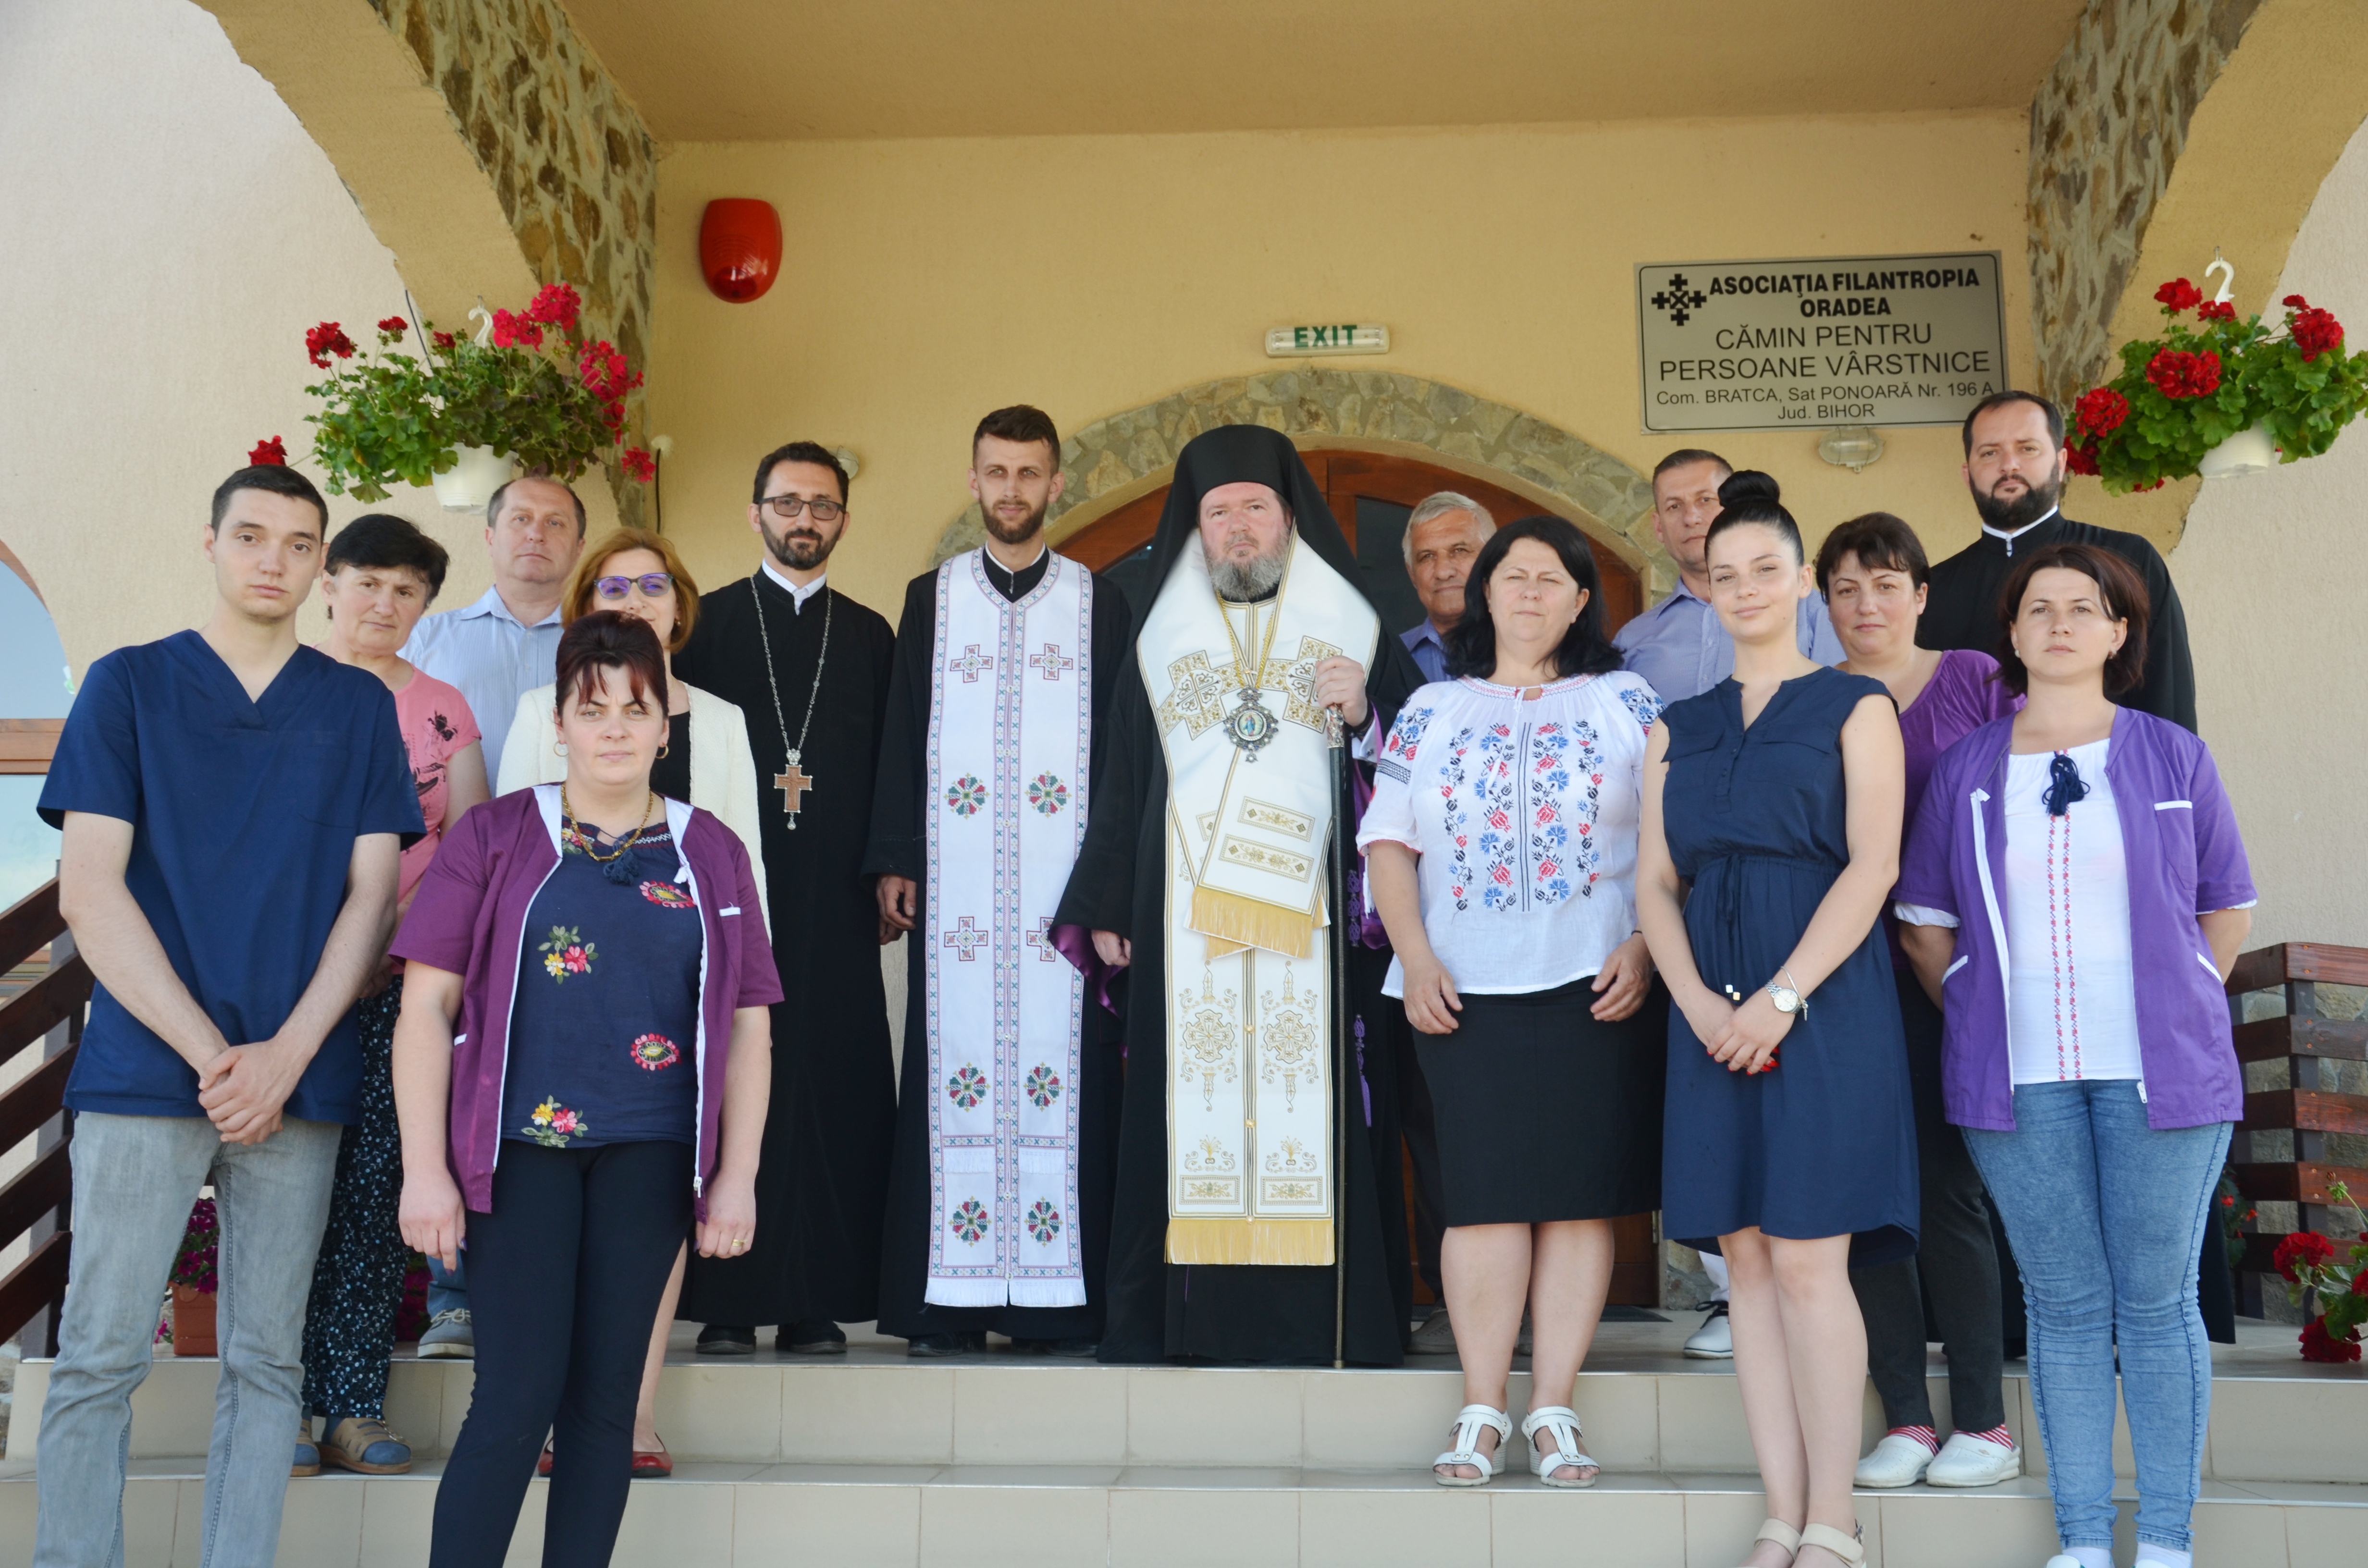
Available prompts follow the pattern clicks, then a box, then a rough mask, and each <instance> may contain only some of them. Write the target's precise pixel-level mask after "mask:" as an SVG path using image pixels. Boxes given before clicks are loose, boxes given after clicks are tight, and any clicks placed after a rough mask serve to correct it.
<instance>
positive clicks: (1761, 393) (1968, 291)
mask: <svg viewBox="0 0 2368 1568" xmlns="http://www.w3.org/2000/svg"><path fill="white" fill-rule="evenodd" d="M1636 322H1637V332H1636V341H1637V348H1638V358H1639V366H1638V369H1639V371H1640V373H1641V379H1642V381H1643V383H1644V395H1645V429H1646V430H1648V431H1686V430H1779V429H1782V428H1784V427H1786V426H1801V427H1803V428H1804V429H1818V428H1825V427H1828V426H1837V425H1954V424H1957V423H1958V422H1959V421H1961V420H1963V419H1964V416H1965V415H1966V413H1967V412H1968V411H1969V410H1970V409H1971V408H1972V407H1973V405H1974V404H1975V403H1978V402H1980V401H1981V400H1982V399H1983V398H1985V397H1987V396H1988V395H1989V394H1990V393H1991V392H2002V391H2004V390H2005V389H2006V386H2007V384H2008V383H2007V379H2006V308H2005V301H2004V298H2003V296H2002V294H2001V293H2000V290H1999V288H1998V252H1996V251H1970V252H1966V253H1964V254H1960V255H1954V256H1844V257H1838V258H1832V259H1825V260H1816V261H1701V262H1675V263H1649V264H1645V265H1642V266H1639V267H1637V268H1636Z"/></svg>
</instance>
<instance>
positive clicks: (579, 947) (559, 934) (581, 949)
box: [535, 926, 600, 981]
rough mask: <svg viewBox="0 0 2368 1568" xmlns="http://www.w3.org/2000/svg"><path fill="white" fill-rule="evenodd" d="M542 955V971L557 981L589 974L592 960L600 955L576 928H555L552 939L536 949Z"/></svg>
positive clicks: (553, 927) (552, 929)
mask: <svg viewBox="0 0 2368 1568" xmlns="http://www.w3.org/2000/svg"><path fill="white" fill-rule="evenodd" d="M535 950H536V951H537V952H540V953H541V954H542V970H543V972H544V973H545V974H548V975H550V976H551V978H552V979H553V980H557V981H564V980H566V978H567V977H568V976H569V975H571V974H589V973H591V972H592V960H594V959H597V958H598V957H599V956H600V955H599V953H598V951H597V950H596V949H594V948H593V946H592V944H591V943H589V942H587V941H586V940H585V939H584V937H583V933H582V931H581V929H580V928H579V927H577V926H552V928H551V939H550V940H549V941H547V942H545V943H543V944H542V946H541V947H540V948H538V949H535Z"/></svg>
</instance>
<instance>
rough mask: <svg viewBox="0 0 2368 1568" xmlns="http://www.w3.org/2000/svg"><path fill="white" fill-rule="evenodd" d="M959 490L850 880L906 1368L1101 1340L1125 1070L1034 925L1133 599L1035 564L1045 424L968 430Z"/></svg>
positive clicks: (1122, 654)
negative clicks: (891, 1129) (881, 984)
mask: <svg viewBox="0 0 2368 1568" xmlns="http://www.w3.org/2000/svg"><path fill="white" fill-rule="evenodd" d="M970 487H971V494H973V496H975V497H976V498H977V500H978V504H979V511H980V514H981V516H982V517H984V518H985V525H986V535H987V538H986V542H985V544H984V545H983V546H981V547H980V548H979V549H976V550H972V551H964V552H962V554H960V555H957V556H955V557H953V558H952V559H951V560H950V561H947V562H943V563H942V564H940V565H939V567H938V568H937V570H935V571H934V572H928V573H925V574H922V575H921V576H918V577H916V578H914V579H913V581H912V584H911V585H910V586H909V587H907V588H906V589H905V618H904V619H903V621H902V622H900V623H899V624H898V626H897V629H896V664H895V670H894V674H893V675H892V676H890V680H889V698H888V721H887V727H886V730H885V731H884V733H883V734H882V740H881V746H880V787H879V793H878V796H877V798H876V799H875V801H874V802H873V805H872V809H871V853H870V855H869V856H868V857H867V858H866V859H865V862H864V868H863V869H865V871H867V872H871V873H875V874H877V875H878V876H879V878H880V883H879V890H878V891H879V899H880V913H881V915H882V917H883V918H884V919H886V920H887V922H888V923H889V924H890V925H891V926H895V927H896V928H897V929H899V930H903V931H912V932H915V933H916V935H915V937H914V939H913V940H912V941H911V942H909V943H908V944H906V947H907V973H908V980H907V984H908V986H909V992H908V995H909V998H910V999H909V1000H908V1001H907V1003H906V1004H905V1018H906V1019H907V1025H906V1028H907V1030H908V1032H907V1034H906V1036H905V1039H906V1041H907V1044H906V1046H905V1062H904V1086H903V1089H904V1092H903V1093H902V1094H901V1095H900V1096H898V1101H897V1117H896V1152H895V1155H894V1163H893V1165H891V1168H890V1176H889V1182H888V1220H887V1229H886V1233H885V1236H884V1239H883V1243H882V1256H881V1268H880V1329H881V1332H882V1333H883V1334H893V1335H898V1336H899V1337H901V1338H904V1339H905V1340H908V1341H909V1342H910V1345H909V1350H908V1353H909V1354H911V1355H914V1356H924V1357H926V1356H954V1355H961V1354H962V1353H964V1352H967V1351H973V1350H981V1349H984V1348H985V1339H986V1335H987V1332H988V1331H989V1330H993V1331H994V1332H995V1333H997V1334H1001V1335H1008V1336H1009V1337H1010V1338H1011V1340H1012V1342H1013V1345H1014V1347H1015V1348H1017V1349H1019V1350H1021V1351H1023V1352H1028V1351H1036V1352H1044V1353H1049V1354H1053V1355H1057V1356H1070V1357H1080V1358H1082V1357H1087V1356H1091V1355H1093V1354H1094V1351H1095V1346H1096V1344H1097V1342H1098V1341H1099V1339H1100V1338H1101V1324H1102V1277H1103V1268H1104V1265H1105V1263H1106V1261H1107V1259H1108V1256H1109V1252H1110V1180H1111V1176H1112V1171H1113V1161H1114V1157H1115V1154H1116V1152H1117V1144H1116V1139H1117V1131H1118V1108H1119V1085H1120V1083H1121V1079H1122V1077H1123V1074H1124V1066H1123V1063H1122V1062H1121V1058H1120V1054H1119V1046H1118V1040H1117V1029H1116V1028H1115V1025H1116V1022H1117V1020H1116V1019H1115V1018H1113V1017H1111V1016H1110V1013H1109V1011H1108V1010H1107V1009H1106V1008H1104V1007H1103V1006H1101V1004H1100V1001H1099V994H1098V993H1099V990H1100V987H1099V984H1095V983H1089V982H1088V979H1087V976H1086V975H1085V974H1084V973H1081V972H1080V971H1078V970H1077V969H1076V968H1075V967H1073V966H1072V965H1070V964H1068V963H1064V962H1063V961H1062V959H1061V954H1060V952H1059V950H1058V949H1056V948H1055V946H1054V939H1055V938H1054V936H1053V932H1052V930H1051V929H1050V927H1051V926H1052V924H1053V906H1054V905H1055V904H1057V903H1059V902H1060V898H1061V891H1062V889H1063V888H1064V887H1065V886H1066V885H1067V883H1068V881H1069V868H1070V867H1071V865H1072V864H1074V863H1075V861H1076V858H1077V846H1078V845H1079V844H1080V843H1081V842H1083V840H1084V838H1085V834H1086V808H1087V801H1088V800H1089V798H1090V795H1091V792H1092V790H1093V781H1094V779H1095V778H1097V777H1099V773H1100V770H1101V765H1100V759H1101V752H1102V730H1103V726H1102V720H1103V717H1104V716H1105V715H1106V714H1107V713H1108V712H1109V710H1110V694H1111V693H1112V691H1113V690H1115V689H1116V687H1117V684H1118V675H1119V672H1120V670H1121V668H1122V667H1123V666H1124V665H1125V662H1126V653H1127V631H1128V621H1127V608H1126V600H1125V599H1124V598H1123V597H1121V595H1120V594H1119V593H1118V591H1117V590H1116V589H1114V588H1112V587H1110V585H1108V584H1107V583H1103V582H1098V581H1096V580H1095V578H1094V576H1093V574H1091V573H1090V572H1088V571H1087V570H1086V569H1085V568H1084V567H1083V566H1080V565H1078V564H1077V563H1076V562H1074V561H1069V560H1064V559H1063V558H1062V557H1060V556H1057V555H1054V554H1053V552H1052V551H1051V550H1050V549H1048V548H1047V547H1046V545H1045V543H1044V514H1045V511H1046V509H1047V508H1048V507H1049V506H1051V505H1052V503H1053V501H1054V500H1055V499H1057V498H1058V497H1059V495H1060V494H1061V488H1062V476H1061V437H1060V436H1059V434H1058V433H1057V432H1056V431H1055V430H1054V428H1053V421H1052V420H1051V419H1050V418H1049V417H1047V416H1046V415H1044V414H1043V413H1042V412H1041V411H1040V410H1037V409H1034V408H1029V407H1025V406H1019V407H1013V408H1001V409H997V410H996V411H995V412H994V413H993V414H990V415H987V416H986V417H985V419H982V420H981V421H979V425H978V428H977V430H976V431H975V432H974V433H973V436H972V437H971V470H970ZM1074 940H1076V942H1077V943H1079V944H1083V943H1084V942H1085V941H1086V940H1087V938H1086V937H1085V935H1084V934H1083V933H1081V932H1080V933H1076V934H1074ZM1081 950H1083V949H1081ZM1106 1023H1107V1024H1108V1025H1110V1027H1109V1028H1105V1024H1106Z"/></svg>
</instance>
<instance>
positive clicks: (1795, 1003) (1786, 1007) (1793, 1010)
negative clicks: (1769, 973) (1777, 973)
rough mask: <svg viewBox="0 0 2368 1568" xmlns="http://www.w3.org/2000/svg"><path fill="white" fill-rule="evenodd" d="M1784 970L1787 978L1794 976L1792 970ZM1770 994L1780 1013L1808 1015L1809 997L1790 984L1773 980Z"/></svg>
mask: <svg viewBox="0 0 2368 1568" xmlns="http://www.w3.org/2000/svg"><path fill="white" fill-rule="evenodd" d="M1783 972H1784V975H1785V978H1786V979H1790V978H1791V977H1792V971H1790V970H1786V971H1783ZM1768 996H1769V999H1770V1001H1772V1002H1774V1003H1775V1004H1776V1010H1777V1011H1778V1012H1780V1013H1787V1014H1800V1015H1803V1016H1806V1015H1807V1013H1808V1011H1809V1004H1808V1000H1807V998H1805V997H1804V996H1803V995H1802V994H1800V993H1799V992H1798V991H1796V990H1794V989H1793V987H1791V986H1790V985H1785V984H1782V983H1778V982H1776V981H1773V980H1771V981H1770V982H1769V983H1768Z"/></svg>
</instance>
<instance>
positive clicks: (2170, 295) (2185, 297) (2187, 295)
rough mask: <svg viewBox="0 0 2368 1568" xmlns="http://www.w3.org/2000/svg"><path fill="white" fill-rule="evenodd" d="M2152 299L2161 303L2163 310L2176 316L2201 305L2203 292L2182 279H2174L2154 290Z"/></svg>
mask: <svg viewBox="0 0 2368 1568" xmlns="http://www.w3.org/2000/svg"><path fill="white" fill-rule="evenodd" d="M2154 297H2155V298H2156V299H2157V300H2159V301H2162V306H2163V309H2165V310H2167V311H2169V312H2170V313H2171V314H2172V315H2177V314H2178V313H2179V312H2181V311H2192V310H2193V309H2194V308H2195V307H2196V306H2197V305H2198V304H2199V303H2201V302H2202V301H2203V290H2201V289H2198V288H2197V287H2196V286H2195V285H2194V284H2192V283H2190V282H2189V281H2188V280H2187V279H2186V278H2172V279H2171V280H2170V281H2169V282H2168V283H2166V284H2164V285H2163V286H2162V287H2161V288H2159V289H2157V290H2155V291H2154Z"/></svg>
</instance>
